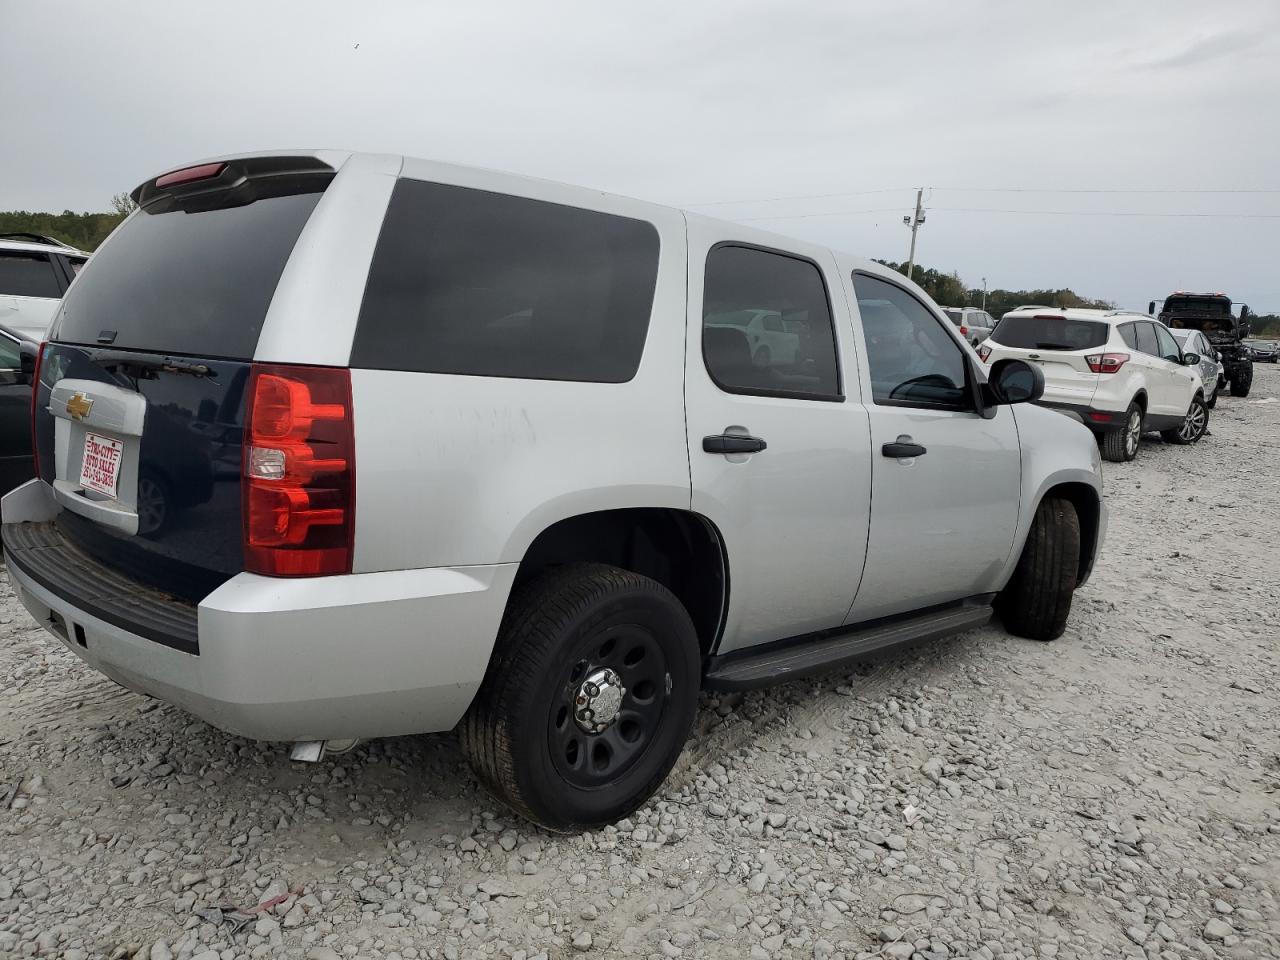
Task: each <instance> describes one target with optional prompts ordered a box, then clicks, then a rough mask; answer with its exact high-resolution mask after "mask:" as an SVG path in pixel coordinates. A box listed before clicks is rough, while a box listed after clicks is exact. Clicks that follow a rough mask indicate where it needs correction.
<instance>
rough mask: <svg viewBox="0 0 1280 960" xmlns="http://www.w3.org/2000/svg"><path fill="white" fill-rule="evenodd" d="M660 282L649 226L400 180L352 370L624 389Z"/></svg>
mask: <svg viewBox="0 0 1280 960" xmlns="http://www.w3.org/2000/svg"><path fill="white" fill-rule="evenodd" d="M657 276H658V232H657V230H656V228H655V227H654V226H653V224H651V223H648V222H646V221H642V220H635V219H631V218H628V217H621V216H616V215H613V214H607V213H599V212H596V211H591V210H584V209H581V208H578V207H571V206H565V205H562V204H555V203H548V202H545V201H541V200H531V199H527V198H523V197H514V196H510V195H507V194H500V193H490V192H488V191H483V190H475V189H471V188H466V187H456V186H449V185H446V184H440V183H429V182H427V181H422V180H409V179H405V180H401V181H400V182H399V183H397V184H396V187H395V190H394V192H393V193H392V197H391V203H390V206H389V207H388V210H387V216H386V219H385V221H384V222H383V225H382V232H381V234H380V236H379V238H378V244H377V247H376V248H375V251H374V255H373V263H372V265H371V267H370V269H369V279H368V283H367V286H366V288H365V296H364V303H363V305H362V307H361V310H360V320H359V324H358V326H357V328H356V336H355V342H354V344H353V346H352V352H351V365H352V366H353V367H364V368H371V369H377V370H410V371H417V372H422V373H449V374H466V375H472V376H485V377H515V378H522V379H531V380H578V381H594V382H601V383H621V382H624V381H627V380H630V379H631V378H632V377H633V376H635V373H636V370H637V369H638V368H639V365H640V356H641V354H642V353H643V351H644V343H645V336H646V334H647V332H648V328H649V315H650V313H651V311H652V308H653V293H654V287H655V285H656V283H657Z"/></svg>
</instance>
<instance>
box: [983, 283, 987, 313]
mask: <svg viewBox="0 0 1280 960" xmlns="http://www.w3.org/2000/svg"><path fill="white" fill-rule="evenodd" d="M982 312H983V313H986V312H987V278H986V277H983V278H982Z"/></svg>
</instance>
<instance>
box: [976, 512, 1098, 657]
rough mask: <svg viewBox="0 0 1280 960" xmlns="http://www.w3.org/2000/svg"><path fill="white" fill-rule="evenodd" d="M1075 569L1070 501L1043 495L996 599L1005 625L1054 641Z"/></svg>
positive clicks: (1076, 532)
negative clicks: (1020, 548) (1019, 554)
mask: <svg viewBox="0 0 1280 960" xmlns="http://www.w3.org/2000/svg"><path fill="white" fill-rule="evenodd" d="M1079 570H1080V518H1079V517H1078V516H1077V515H1076V508H1075V506H1073V505H1072V503H1071V501H1070V500H1067V499H1065V498H1064V497H1053V496H1049V497H1045V498H1044V499H1043V500H1042V501H1040V506H1039V507H1037V508H1036V515H1035V518H1034V519H1033V520H1032V521H1031V530H1030V532H1029V533H1028V534H1027V542H1026V545H1025V546H1023V548H1022V556H1021V557H1019V558H1018V566H1017V567H1016V568H1015V569H1014V571H1013V579H1011V580H1010V581H1009V585H1008V586H1006V587H1005V588H1004V590H1002V591H1001V592H1000V595H999V596H997V597H996V609H997V610H998V611H999V612H1000V615H1001V617H1002V619H1003V620H1004V625H1005V629H1007V630H1008V631H1009V632H1010V633H1012V634H1014V635H1015V636H1019V637H1028V638H1029V639H1032V640H1046V641H1047V640H1056V639H1058V637H1060V636H1062V634H1063V632H1064V631H1065V630H1066V629H1067V617H1069V616H1070V615H1071V597H1072V595H1073V594H1074V593H1075V589H1076V581H1077V579H1078V576H1079Z"/></svg>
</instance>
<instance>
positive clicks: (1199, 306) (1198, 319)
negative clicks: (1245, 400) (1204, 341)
mask: <svg viewBox="0 0 1280 960" xmlns="http://www.w3.org/2000/svg"><path fill="white" fill-rule="evenodd" d="M1147 312H1148V313H1155V312H1156V302H1155V301H1154V300H1152V301H1151V303H1149V304H1148V305H1147ZM1250 316H1252V314H1250V313H1249V308H1248V307H1246V306H1245V305H1244V304H1241V305H1240V316H1239V317H1236V316H1233V315H1232V313H1231V298H1230V297H1228V296H1226V295H1225V294H1221V293H1184V292H1182V291H1181V290H1179V291H1178V292H1177V293H1171V294H1170V295H1169V296H1167V297H1165V299H1164V306H1163V307H1161V308H1160V313H1159V315H1158V319H1159V321H1160V322H1161V323H1163V324H1164V325H1165V326H1166V327H1171V328H1172V329H1174V330H1199V331H1201V332H1202V333H1203V334H1204V335H1205V336H1206V337H1208V338H1209V342H1210V343H1211V344H1213V348H1214V349H1215V350H1217V351H1218V359H1219V360H1220V361H1221V362H1222V376H1223V379H1224V380H1226V381H1227V382H1228V383H1230V384H1231V395H1232V396H1233V397H1247V396H1248V395H1249V388H1250V387H1251V386H1253V354H1252V352H1251V351H1250V350H1249V348H1248V347H1247V346H1245V344H1244V342H1243V341H1244V338H1245V337H1247V336H1249V318H1250Z"/></svg>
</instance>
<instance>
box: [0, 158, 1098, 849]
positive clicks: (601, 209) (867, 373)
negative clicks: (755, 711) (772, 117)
mask: <svg viewBox="0 0 1280 960" xmlns="http://www.w3.org/2000/svg"><path fill="white" fill-rule="evenodd" d="M134 197H135V198H136V199H137V201H138V203H139V204H140V209H139V210H138V211H137V212H136V213H134V214H133V215H132V216H131V217H130V218H129V220H128V221H126V222H125V223H124V224H123V225H122V226H121V227H120V228H119V229H118V230H117V231H116V233H115V234H114V235H113V236H112V237H111V238H110V239H109V240H108V241H107V243H106V244H105V245H104V246H103V247H102V248H101V250H100V251H99V252H98V253H97V254H96V255H95V257H94V259H93V261H92V262H91V263H90V265H89V266H88V267H87V268H86V270H85V271H84V273H83V274H82V276H81V277H80V278H79V280H78V281H77V282H76V284H75V286H74V287H72V289H71V290H70V292H69V293H68V295H67V297H66V299H65V301H64V304H63V306H62V309H61V312H60V313H59V315H58V317H57V319H56V321H55V325H54V328H53V330H52V333H51V336H50V341H49V343H48V344H47V345H46V346H45V347H44V348H43V350H42V353H41V357H40V367H39V371H38V382H37V387H36V390H35V394H36V397H35V421H36V422H35V432H36V452H37V458H38V479H36V480H33V481H31V482H30V483H28V484H26V485H24V486H22V487H19V488H18V489H17V490H16V491H14V492H13V493H11V494H9V495H8V496H6V497H5V498H4V500H3V520H4V527H3V536H4V543H5V547H6V548H7V550H8V551H9V557H10V576H11V579H12V582H13V583H14V585H15V586H16V588H17V590H18V592H19V594H20V596H21V598H22V601H23V603H25V604H26V606H27V608H28V609H29V610H30V611H31V613H32V614H33V615H34V616H35V618H36V619H37V620H38V621H39V622H40V623H41V624H43V625H45V626H46V627H47V628H48V629H49V630H50V631H51V632H52V633H54V634H55V635H56V636H57V637H59V638H60V640H61V641H62V642H63V643H64V644H66V646H67V647H68V648H69V649H70V650H72V651H73V652H74V653H75V654H76V655H77V656H79V657H81V658H82V659H83V660H85V661H86V662H87V663H88V664H90V665H91V666H93V667H95V668H96V669H98V670H100V671H102V672H103V673H105V674H106V675H108V676H109V677H111V678H113V679H115V680H116V681H118V682H120V683H121V684H124V685H125V686H127V687H129V688H131V689H134V690H138V691H141V692H143V693H147V694H150V695H152V696H156V697H160V698H163V699H165V700H169V701H171V702H173V703H176V704H179V705H181V706H182V707H184V708H186V709H187V710H189V711H191V712H192V713H194V714H196V715H198V716H200V717H203V718H204V719H206V720H207V721H209V722H210V723H212V724H215V725H217V726H219V727H221V728H223V729H225V730H228V731H231V732H233V733H237V734H241V735H244V736H248V737H256V738H262V739H274V740H282V741H290V742H293V743H295V744H301V745H303V747H302V748H301V749H300V750H299V751H298V752H310V753H312V754H314V753H318V752H321V750H322V748H321V746H320V745H321V744H323V743H326V742H327V743H328V744H330V745H331V746H333V745H334V744H335V741H347V742H349V741H350V740H351V739H353V738H362V737H377V736H387V735H395V734H409V733H416V732H426V731H441V730H449V729H452V728H454V727H459V728H460V731H461V739H462V743H463V746H464V748H465V750H466V751H467V753H468V755H469V756H470V758H471V760H472V761H473V764H474V766H475V768H476V770H477V772H478V773H479V775H480V776H481V778H482V779H483V780H484V781H485V782H486V783H488V785H489V786H490V787H491V788H492V789H493V790H494V791H495V792H496V793H497V794H498V795H499V796H501V797H502V798H503V799H504V800H506V801H507V802H508V803H510V804H511V805H512V806H513V807H514V808H515V809H517V810H518V811H520V812H522V813H523V814H525V815H526V816H529V817H531V818H533V819H534V820H536V821H539V822H541V823H543V824H545V825H547V826H549V827H552V828H556V829H574V828H579V827H583V826H590V825H596V824H601V823H605V822H609V821H611V820H614V819H616V818H618V817H621V816H623V815H625V814H626V813H627V812H629V811H630V810H632V809H634V808H635V807H636V806H638V805H639V804H640V803H642V802H643V801H644V800H645V799H646V798H647V797H648V796H649V795H650V794H651V793H652V792H653V791H654V790H655V789H657V788H658V786H659V785H660V784H661V783H662V781H663V779H664V777H665V776H666V775H667V772H668V771H669V770H670V768H671V766H672V764H673V763H674V762H675V759H676V757H677V756H678V754H679V752H680V750H681V749H682V746H683V744H684V741H685V739H686V737H687V736H688V733H689V730H690V725H691V722H692V719H693V716H694V712H695V709H696V705H697V697H698V692H699V689H701V688H703V687H715V688H721V689H742V688H747V687H751V686H758V685H763V684H768V683H772V682H775V681H778V680H783V679H787V678H792V677H797V676H803V675H806V674H809V673H813V672H817V671H821V670H827V669H831V668H835V667H841V666H847V665H848V664H849V663H851V662H853V661H855V660H858V659H860V658H864V657H866V656H868V655H870V654H872V653H873V652H876V651H879V650H882V649H884V648H887V647H891V646H894V645H898V644H902V643H907V642H913V641H919V640H924V639H929V638H934V637H941V636H945V635H948V634H953V633H956V632H959V631H961V630H965V629H968V628H970V627H973V626H976V625H978V624H981V623H984V622H986V621H987V620H988V619H989V618H990V617H991V615H992V613H993V609H994V610H999V611H1000V612H1001V614H1002V616H1003V618H1004V622H1005V624H1006V626H1007V627H1008V628H1009V629H1011V630H1012V631H1014V632H1015V633H1018V634H1021V635H1025V636H1029V637H1035V638H1039V639H1043V640H1048V639H1053V638H1055V637H1057V636H1059V635H1060V634H1061V633H1062V631H1063V629H1064V626H1065V623H1066V619H1067V615H1068V611H1069V609H1070V604H1071V596H1072V592H1073V591H1074V589H1075V588H1076V587H1077V586H1078V585H1079V584H1080V583H1081V582H1083V580H1084V579H1085V578H1086V577H1087V576H1088V574H1089V571H1090V569H1091V567H1092V565H1093V562H1094V557H1095V555H1096V553H1097V551H1098V549H1099V546H1100V544H1101V542H1102V538H1103V531H1104V528H1105V518H1106V512H1105V509H1104V505H1103V502H1102V497H1101V478H1100V471H1099V459H1098V455H1097V450H1096V448H1095V445H1094V443H1093V441H1092V438H1091V437H1090V435H1089V433H1088V431H1086V430H1085V429H1083V428H1082V427H1081V426H1080V425H1079V424H1076V423H1072V422H1071V421H1069V420H1067V419H1066V418H1063V417H1060V416H1058V415H1057V414H1054V413H1050V412H1048V411H1045V410H1042V409H1039V408H1037V407H1035V406H1033V405H1031V404H1029V403H1018V401H1024V400H1033V399H1035V398H1036V397H1037V396H1038V395H1039V391H1040V389H1041V388H1042V383H1043V382H1042V380H1041V379H1040V375H1039V374H1038V373H1037V372H1036V371H1035V370H1034V369H1033V368H1032V367H1030V366H1028V365H1027V364H1024V363H1021V362H1018V361H1011V362H1009V363H1006V364H1003V365H1000V366H998V367H996V368H995V369H993V370H992V371H991V373H990V375H986V374H984V373H983V371H982V370H981V368H980V366H979V365H978V364H977V363H976V362H975V361H974V360H973V358H972V355H971V353H970V351H969V350H968V348H967V347H965V346H964V345H963V344H962V342H961V340H960V338H959V337H958V336H957V332H956V330H955V328H954V327H953V326H952V325H951V323H949V322H948V321H947V320H946V319H945V317H943V316H942V315H941V314H940V313H939V311H938V309H937V308H936V306H934V305H933V304H932V303H931V302H930V301H929V300H928V299H927V298H926V297H925V296H924V295H923V293H921V291H920V290H919V288H918V287H916V286H914V285H913V284H911V283H910V282H908V281H906V280H904V279H903V278H902V277H900V276H899V275H897V274H895V273H893V272H891V271H889V270H887V269H885V268H883V267H880V266H879V265H877V264H874V263H872V262H870V261H867V260H861V259H856V258H853V257H849V256H845V255H844V254H840V253H835V252H833V251H831V250H828V249H826V248H823V247H820V246H816V245H813V244H807V243H802V242H799V241H792V240H787V239H785V238H782V237H778V236H775V235H771V234H765V233H761V232H759V231H756V230H753V229H750V228H748V227H743V226H738V225H734V224H728V223H719V222H715V221H712V220H707V219H702V218H697V217H693V216H691V215H686V214H684V213H681V212H680V211H677V210H671V209H666V208H663V207H658V206H653V205H650V204H646V203H640V202H637V201H633V200H626V199H621V198H618V197H612V196H607V195H604V194H601V193H598V192H596V191H591V190H583V189H576V188H572V187H567V186H561V185H556V184H552V183H545V182H541V181H534V180H528V179H522V178H518V177H513V176H506V175H501V174H496V173H490V172H482V171H477V170H471V169H464V168H459V167H452V166H445V165H441V164H437V163H429V162H426V161H422V160H412V159H404V158H400V157H389V156H369V155H359V154H350V155H349V154H340V153H324V152H321V153H275V154H270V155H259V156H249V157H235V158H227V159H223V160H215V161H211V162H206V163H202V164H200V165H197V166H194V167H190V168H186V169H182V170H177V171H174V172H172V173H168V174H165V175H163V176H160V177H158V178H156V179H153V180H149V181H147V182H146V183H145V184H143V185H142V186H141V187H139V188H138V189H137V190H136V191H135V192H134ZM740 316H749V317H754V316H761V317H766V318H769V317H777V318H779V319H780V320H781V321H782V325H783V326H782V329H783V330H784V331H785V332H786V333H787V335H788V348H787V349H786V350H776V351H775V350H770V352H769V354H768V355H762V354H761V351H760V350H759V349H758V345H757V348H756V349H755V350H754V351H753V349H752V346H751V344H750V343H749V340H748V334H747V332H746V331H745V330H744V329H743V328H741V327H740V326H738V325H735V324H734V323H733V322H731V320H732V318H734V317H740ZM791 338H794V339H791ZM1014 404H1017V405H1016V406H1015V405H1014Z"/></svg>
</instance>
